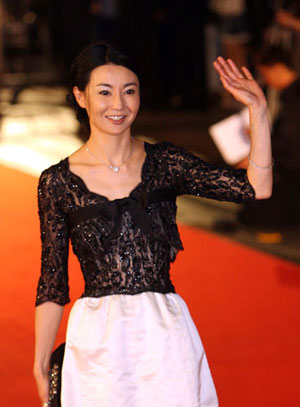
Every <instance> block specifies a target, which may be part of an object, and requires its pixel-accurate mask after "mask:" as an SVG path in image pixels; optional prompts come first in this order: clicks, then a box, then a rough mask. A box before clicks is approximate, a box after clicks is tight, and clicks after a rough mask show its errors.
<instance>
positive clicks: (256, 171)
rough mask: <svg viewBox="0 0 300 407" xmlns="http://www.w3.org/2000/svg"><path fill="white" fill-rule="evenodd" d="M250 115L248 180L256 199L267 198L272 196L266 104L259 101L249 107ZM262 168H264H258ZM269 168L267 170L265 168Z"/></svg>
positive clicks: (270, 153)
mask: <svg viewBox="0 0 300 407" xmlns="http://www.w3.org/2000/svg"><path fill="white" fill-rule="evenodd" d="M249 115H250V136H251V147H250V154H249V156H250V159H251V160H252V162H253V163H255V164H256V165H257V167H256V166H255V165H253V164H251V163H250V162H249V164H248V168H247V175H248V179H249V181H250V183H251V185H252V186H253V188H254V190H255V195H256V198H257V199H266V198H269V197H270V196H271V194H272V179H273V177H272V168H271V163H272V151H271V137H270V126H269V120H268V110H267V104H266V103H265V102H264V101H261V102H260V103H259V104H254V105H252V106H250V107H249ZM259 167H264V168H259ZM266 167H269V168H266Z"/></svg>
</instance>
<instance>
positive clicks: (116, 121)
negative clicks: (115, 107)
mask: <svg viewBox="0 0 300 407" xmlns="http://www.w3.org/2000/svg"><path fill="white" fill-rule="evenodd" d="M105 117H106V118H107V119H108V120H109V121H110V122H112V123H113V124H121V123H123V122H124V120H125V118H126V116H124V115H111V116H105Z"/></svg>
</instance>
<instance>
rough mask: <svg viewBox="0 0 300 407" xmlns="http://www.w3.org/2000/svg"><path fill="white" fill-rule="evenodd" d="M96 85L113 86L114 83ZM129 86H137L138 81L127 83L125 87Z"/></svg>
mask: <svg viewBox="0 0 300 407" xmlns="http://www.w3.org/2000/svg"><path fill="white" fill-rule="evenodd" d="M96 86H106V87H108V88H112V85H110V84H109V83H98V84H97V85H96ZM127 86H137V83H136V82H129V83H125V85H124V86H123V87H124V88H127Z"/></svg>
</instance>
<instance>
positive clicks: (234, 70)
mask: <svg viewBox="0 0 300 407" xmlns="http://www.w3.org/2000/svg"><path fill="white" fill-rule="evenodd" d="M227 62H228V65H229V66H230V68H231V69H232V72H234V73H235V75H236V76H237V77H238V78H239V79H244V76H243V74H242V73H241V71H240V70H239V69H238V67H237V66H236V64H235V63H234V61H233V60H232V59H230V58H229V59H227Z"/></svg>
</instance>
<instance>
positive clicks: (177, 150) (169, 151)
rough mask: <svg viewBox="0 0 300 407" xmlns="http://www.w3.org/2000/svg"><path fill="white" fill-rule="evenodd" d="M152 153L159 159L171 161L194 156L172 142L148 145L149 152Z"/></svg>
mask: <svg viewBox="0 0 300 407" xmlns="http://www.w3.org/2000/svg"><path fill="white" fill-rule="evenodd" d="M149 150H150V151H151V153H152V154H154V155H155V156H157V157H164V158H168V159H170V160H172V159H176V158H183V157H184V156H188V155H192V153H190V152H189V151H187V150H185V149H184V148H182V147H179V146H177V145H175V144H173V143H172V142H170V141H162V142H160V143H155V144H148V151H149Z"/></svg>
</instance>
